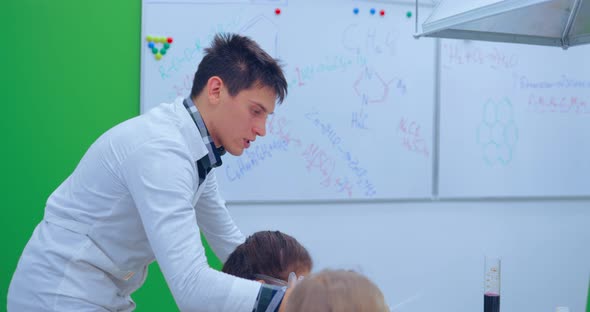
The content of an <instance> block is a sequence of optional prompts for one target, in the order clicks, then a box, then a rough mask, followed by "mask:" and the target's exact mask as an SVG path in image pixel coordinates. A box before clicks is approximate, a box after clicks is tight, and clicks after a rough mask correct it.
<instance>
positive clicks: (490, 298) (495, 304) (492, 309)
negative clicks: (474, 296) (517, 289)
mask: <svg viewBox="0 0 590 312" xmlns="http://www.w3.org/2000/svg"><path fill="white" fill-rule="evenodd" d="M483 312H500V295H498V294H493V293H485V294H484V295H483Z"/></svg>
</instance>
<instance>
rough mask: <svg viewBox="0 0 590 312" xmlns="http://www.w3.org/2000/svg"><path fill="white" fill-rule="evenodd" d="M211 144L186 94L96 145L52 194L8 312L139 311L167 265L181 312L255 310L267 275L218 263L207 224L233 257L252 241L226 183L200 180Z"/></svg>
mask: <svg viewBox="0 0 590 312" xmlns="http://www.w3.org/2000/svg"><path fill="white" fill-rule="evenodd" d="M206 153H207V148H206V146H205V144H204V142H203V138H202V137H201V136H200V134H199V131H198V129H197V127H196V125H195V124H194V121H193V120H192V119H191V117H190V115H189V113H188V112H187V111H186V109H185V108H184V106H183V105H182V99H181V98H179V99H177V100H176V101H175V102H174V103H172V104H161V105H159V106H157V107H156V108H154V109H152V110H150V111H149V112H147V113H146V114H144V115H141V116H138V117H136V118H133V119H130V120H128V121H125V122H123V123H121V124H119V125H117V126H115V127H114V128H112V129H110V130H109V131H107V132H106V133H105V134H103V135H102V136H101V137H100V138H98V140H97V141H96V142H95V143H94V144H92V146H91V147H90V148H89V150H88V151H87V152H86V154H85V155H84V157H83V158H82V160H81V161H80V163H79V164H78V166H77V167H76V169H75V170H74V172H73V173H72V174H71V175H70V176H69V177H68V178H67V179H66V180H65V181H64V182H63V183H62V184H61V185H60V186H59V187H58V188H57V189H56V190H55V191H54V192H53V194H51V196H50V197H49V199H48V200H47V206H46V208H45V216H44V220H43V221H42V222H41V223H40V224H39V225H38V226H37V227H36V228H35V231H34V232H33V235H32V237H31V239H30V240H29V242H28V244H27V246H26V247H25V249H24V251H23V254H22V256H21V258H20V261H19V263H18V266H17V269H16V272H15V273H14V276H13V278H12V281H11V284H10V287H9V291H8V311H9V312H21V311H130V310H133V309H134V308H135V303H134V302H133V301H132V300H131V297H130V294H131V293H132V292H133V291H135V290H136V289H137V288H138V287H139V286H141V285H142V284H143V282H144V280H145V277H146V273H147V266H148V265H149V264H150V263H151V262H152V261H154V260H157V261H158V264H159V266H160V268H161V270H162V272H163V274H164V276H165V278H166V281H167V283H168V286H169V287H170V290H171V291H172V294H173V296H174V299H175V300H176V303H177V305H178V307H179V308H180V310H181V311H247V312H251V311H252V308H253V307H254V302H255V300H256V296H257V294H258V291H259V289H260V284H259V283H257V282H253V281H248V280H243V279H238V278H235V277H232V276H229V275H226V274H224V273H221V272H217V271H215V270H212V269H210V268H209V267H208V265H207V260H206V258H205V252H204V249H203V246H202V245H201V241H200V237H199V229H200V230H201V231H202V232H203V234H204V235H205V237H206V238H207V240H208V242H209V243H210V245H211V247H212V249H213V251H214V252H215V253H216V255H217V256H218V257H220V259H221V260H222V261H225V259H227V257H228V256H229V254H230V253H231V252H232V251H233V250H234V249H235V247H236V246H237V245H238V244H240V243H242V242H243V241H244V236H243V235H242V233H241V232H240V231H239V230H238V228H237V227H236V225H235V224H234V222H233V220H232V219H231V217H230V215H229V214H228V211H227V209H226V208H225V202H224V201H223V200H222V199H221V197H220V195H219V192H218V190H217V182H216V179H215V173H214V171H215V169H214V170H212V171H211V172H210V173H209V175H208V176H207V179H206V180H205V181H204V182H203V183H202V185H201V186H198V181H199V177H198V173H197V167H196V163H195V162H196V161H197V160H199V159H200V158H201V157H203V156H204V155H206Z"/></svg>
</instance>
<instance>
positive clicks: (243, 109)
mask: <svg viewBox="0 0 590 312" xmlns="http://www.w3.org/2000/svg"><path fill="white" fill-rule="evenodd" d="M275 101H276V94H275V92H274V91H273V90H272V89H271V88H269V87H262V88H261V87H259V86H254V87H252V88H250V89H244V90H242V91H240V92H239V93H238V94H236V96H233V97H232V96H230V95H229V93H228V91H227V89H226V87H225V86H222V87H221V92H220V94H219V110H218V111H217V118H216V122H215V124H214V125H213V128H214V129H211V130H212V131H211V133H212V137H213V140H214V141H215V145H217V146H220V145H222V146H223V147H224V148H225V150H226V151H228V152H229V153H230V154H232V155H234V156H239V155H241V154H242V153H243V152H244V149H246V148H248V147H250V143H251V142H253V141H254V140H255V139H256V137H257V136H264V135H265V134H266V119H267V118H268V115H269V114H272V113H273V112H274V109H275Z"/></svg>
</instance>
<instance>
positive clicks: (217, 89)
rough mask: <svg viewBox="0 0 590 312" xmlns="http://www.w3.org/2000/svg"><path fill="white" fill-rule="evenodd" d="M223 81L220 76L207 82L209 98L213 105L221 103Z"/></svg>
mask: <svg viewBox="0 0 590 312" xmlns="http://www.w3.org/2000/svg"><path fill="white" fill-rule="evenodd" d="M222 88H223V80H221V78H220V77H219V76H213V77H211V78H209V80H207V97H208V98H209V102H210V103H212V104H217V103H219V100H220V98H221V89H222Z"/></svg>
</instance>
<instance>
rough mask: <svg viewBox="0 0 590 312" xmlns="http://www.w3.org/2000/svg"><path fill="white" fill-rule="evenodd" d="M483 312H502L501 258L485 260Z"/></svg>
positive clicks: (487, 258)
mask: <svg viewBox="0 0 590 312" xmlns="http://www.w3.org/2000/svg"><path fill="white" fill-rule="evenodd" d="M483 311H484V312H500V258H496V257H487V256H486V257H485V259H484V293H483Z"/></svg>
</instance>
